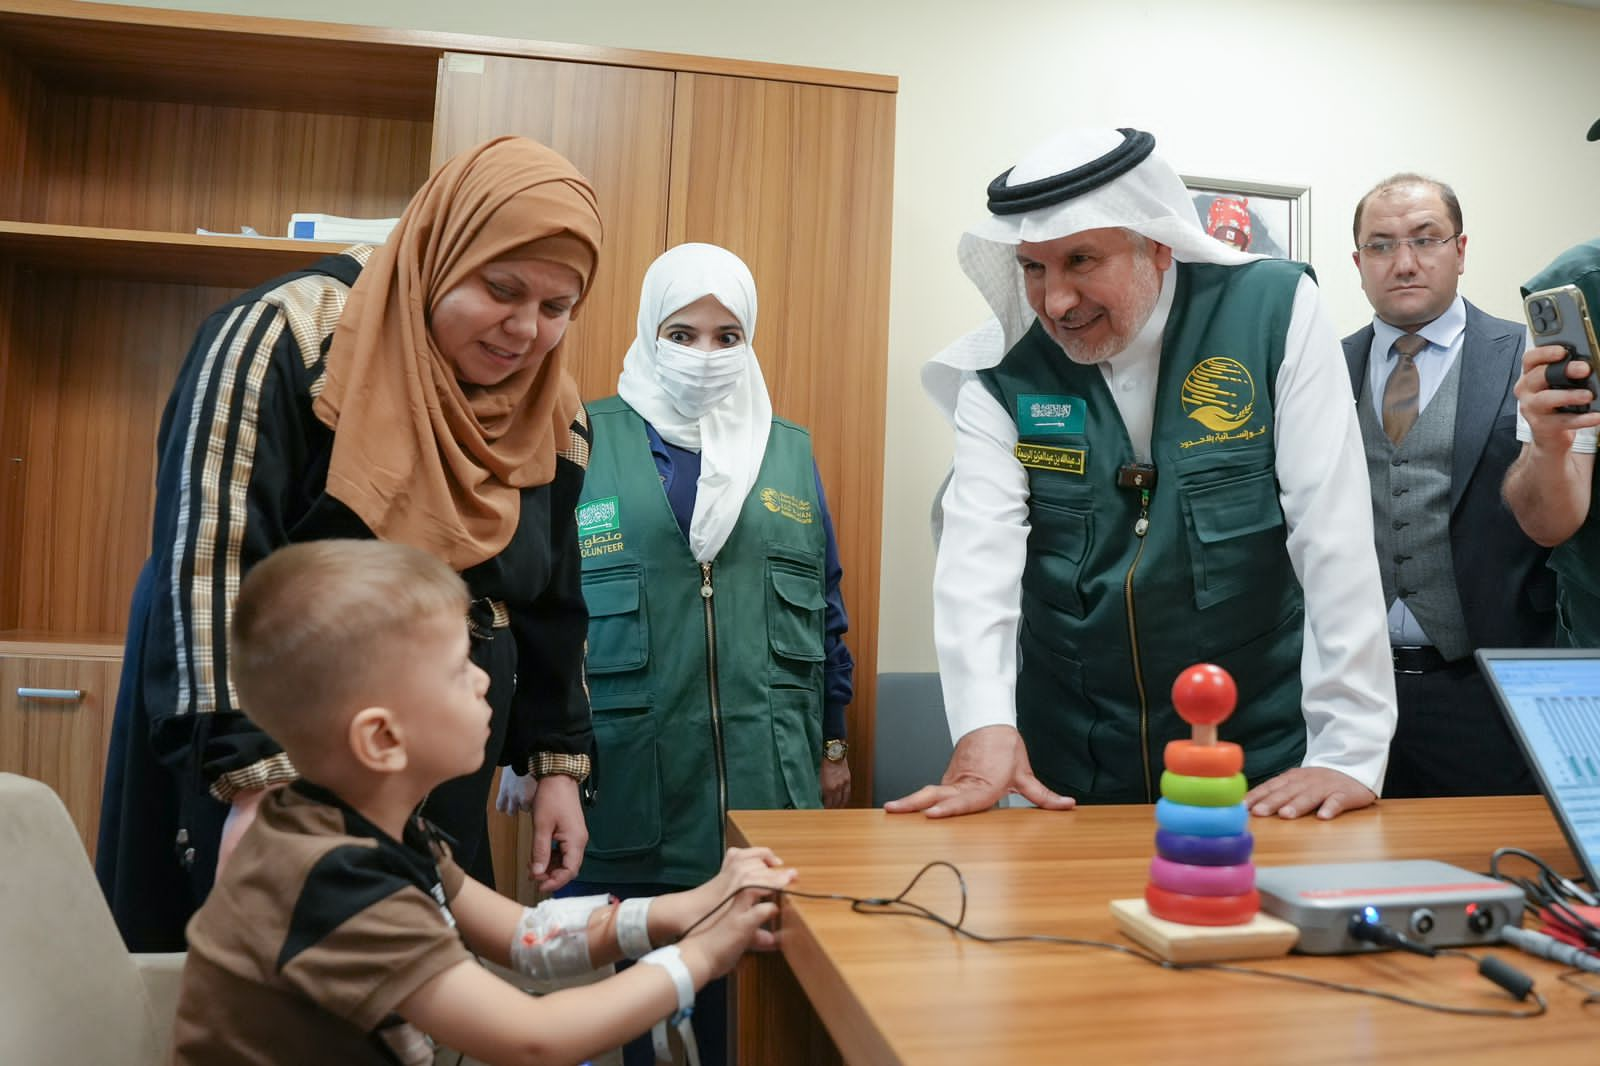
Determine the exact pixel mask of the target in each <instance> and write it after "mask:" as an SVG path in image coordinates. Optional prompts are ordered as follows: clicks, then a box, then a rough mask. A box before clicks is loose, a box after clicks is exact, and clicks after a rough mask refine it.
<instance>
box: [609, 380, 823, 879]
mask: <svg viewBox="0 0 1600 1066" xmlns="http://www.w3.org/2000/svg"><path fill="white" fill-rule="evenodd" d="M589 415H590V419H591V422H592V424H593V426H594V449H593V452H592V453H591V455H590V457H589V469H588V473H587V474H586V475H585V477H584V484H583V496H582V500H581V502H580V504H579V506H578V541H579V551H580V553H581V554H582V556H583V594H584V599H585V600H586V601H587V603H588V606H589V648H588V658H587V668H588V676H589V692H590V697H591V702H592V704H593V706H594V734H595V742H596V744H597V746H598V748H599V754H598V758H597V760H596V783H595V804H594V807H593V808H592V809H591V810H590V811H589V817H588V821H589V847H588V851H587V852H586V853H585V857H584V863H583V871H582V876H583V878H584V879H585V880H591V881H602V882H605V881H621V882H645V881H654V882H664V883H666V884H673V885H697V884H699V883H700V882H702V881H704V880H705V879H706V878H708V877H710V876H711V875H712V874H714V873H716V872H717V869H718V868H719V866H720V865H721V861H722V852H723V822H724V818H725V816H726V813H727V812H728V811H729V810H741V809H745V810H748V809H763V808H780V807H820V806H821V805H822V798H821V786H820V785H819V783H818V780H817V767H818V762H819V760H820V759H821V753H822V685H823V676H822V675H823V638H824V633H825V629H824V627H825V602H826V601H825V599H824V558H825V553H826V550H827V542H826V534H825V533H824V531H823V527H822V513H821V504H820V501H819V500H818V499H817V490H816V473H815V467H814V464H813V462H812V457H811V437H810V435H809V434H808V433H807V432H806V431H805V430H804V429H801V428H800V427H799V426H796V425H793V424H791V423H789V422H785V421H783V420H782V419H777V418H775V419H773V421H772V432H771V435H770V436H769V437H768V439H767V450H766V455H765V456H764V458H763V459H762V462H761V471H760V474H759V475H758V476H757V478H756V483H755V487H754V488H753V489H751V491H750V494H749V496H748V497H747V498H746V499H745V503H744V508H743V510H742V511H741V512H740V514H739V520H738V523H737V524H736V525H735V527H734V531H733V534H732V536H730V537H729V538H728V541H727V543H726V544H724V545H723V547H722V550H721V551H720V552H719V553H718V554H717V558H716V560H715V561H714V562H713V563H712V564H711V566H710V571H709V574H708V573H707V572H706V571H704V570H703V568H702V567H701V566H700V564H699V563H697V562H696V561H695V558H694V556H693V555H692V554H691V553H690V551H689V545H688V542H687V541H686V540H685V539H684V536H683V531H682V530H681V529H680V528H679V526H678V523H677V520H676V519H675V518H674V517H673V514H672V509H671V507H670V506H669V504H668V503H667V497H666V493H665V492H664V491H663V489H662V485H661V478H660V475H659V474H658V473H657V471H656V464H655V460H654V459H653V457H652V456H651V454H650V444H649V439H648V438H647V437H646V435H645V424H644V421H643V420H642V419H641V418H640V417H639V416H638V415H637V414H635V413H634V411H633V409H632V408H630V407H629V406H628V405H627V404H626V403H624V402H623V401H622V400H621V399H620V398H618V397H615V396H613V397H611V398H609V399H605V400H602V401H600V402H599V403H596V404H592V405H590V407H589Z"/></svg>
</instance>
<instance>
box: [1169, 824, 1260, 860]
mask: <svg viewBox="0 0 1600 1066" xmlns="http://www.w3.org/2000/svg"><path fill="white" fill-rule="evenodd" d="M1255 842H1256V841H1255V837H1253V836H1251V835H1250V834H1249V833H1240V834H1239V835H1238V836H1231V837H1197V836H1188V835H1186V834H1184V833H1173V832H1169V831H1168V830H1165V829H1157V830H1156V854H1157V855H1160V856H1161V857H1162V858H1163V859H1168V860H1170V861H1172V862H1181V863H1186V864H1188V865H1190V866H1237V865H1239V864H1240V863H1242V862H1249V861H1250V852H1251V851H1252V850H1254V848H1255Z"/></svg>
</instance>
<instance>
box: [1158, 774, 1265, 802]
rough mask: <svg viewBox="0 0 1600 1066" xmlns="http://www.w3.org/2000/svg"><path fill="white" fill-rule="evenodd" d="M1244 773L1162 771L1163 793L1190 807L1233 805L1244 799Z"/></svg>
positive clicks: (1173, 800) (1170, 798)
mask: <svg viewBox="0 0 1600 1066" xmlns="http://www.w3.org/2000/svg"><path fill="white" fill-rule="evenodd" d="M1245 792H1246V787H1245V781H1244V775H1243V774H1234V775H1233V776H1232V777H1191V776H1189V775H1188V774H1175V773H1173V772H1172V771H1171V770H1163V771H1162V772H1161V794H1162V795H1163V796H1165V797H1166V798H1167V799H1169V800H1171V801H1172V802H1173V803H1182V804H1186V805H1187V806H1190V807H1231V806H1233V805H1234V804H1235V803H1238V802H1239V801H1240V800H1242V799H1244V794H1245Z"/></svg>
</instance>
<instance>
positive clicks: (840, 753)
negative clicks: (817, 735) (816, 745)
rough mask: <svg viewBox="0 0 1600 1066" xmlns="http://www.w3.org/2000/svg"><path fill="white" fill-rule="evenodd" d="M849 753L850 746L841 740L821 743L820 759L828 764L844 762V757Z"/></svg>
mask: <svg viewBox="0 0 1600 1066" xmlns="http://www.w3.org/2000/svg"><path fill="white" fill-rule="evenodd" d="M849 751H850V745H848V744H846V743H845V742H844V741H842V740H824V741H823V742H822V757H823V758H824V759H827V760H828V761H829V762H844V757H845V755H847V754H848V753H849Z"/></svg>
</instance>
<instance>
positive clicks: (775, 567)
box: [767, 552, 827, 663]
mask: <svg viewBox="0 0 1600 1066" xmlns="http://www.w3.org/2000/svg"><path fill="white" fill-rule="evenodd" d="M826 608H827V600H826V599H824V597H823V594H822V560H820V559H816V558H811V557H809V556H806V555H803V554H801V553H798V552H793V553H783V554H776V553H773V554H769V555H768V556H767V639H768V641H769V642H770V643H771V645H772V650H773V653H774V654H776V655H778V656H779V657H781V658H784V659H792V660H796V661H798V662H802V663H820V662H821V661H822V658H823V656H822V636H823V627H824V625H825V620H824V611H825V609H826Z"/></svg>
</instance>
